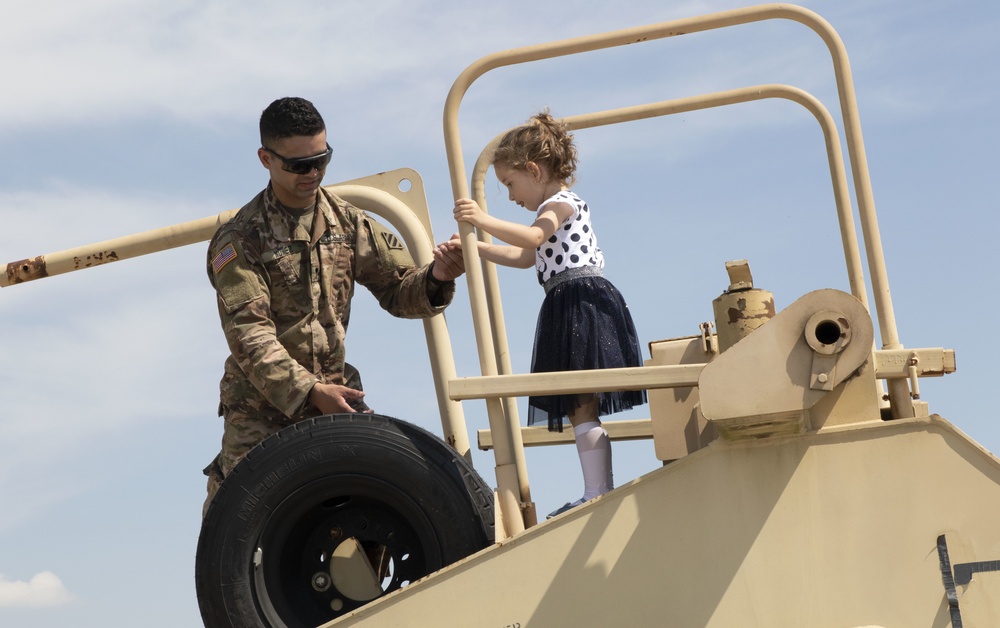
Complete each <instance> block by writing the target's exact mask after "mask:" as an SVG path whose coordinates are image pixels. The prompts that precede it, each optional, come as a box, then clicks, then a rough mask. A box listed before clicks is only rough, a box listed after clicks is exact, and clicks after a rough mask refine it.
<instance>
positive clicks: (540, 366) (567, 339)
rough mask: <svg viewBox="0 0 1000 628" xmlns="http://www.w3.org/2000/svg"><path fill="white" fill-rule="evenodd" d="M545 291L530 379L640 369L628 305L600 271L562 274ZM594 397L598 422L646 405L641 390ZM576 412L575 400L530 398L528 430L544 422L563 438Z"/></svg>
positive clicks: (557, 397) (552, 397) (581, 270)
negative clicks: (554, 374) (565, 419)
mask: <svg viewBox="0 0 1000 628" xmlns="http://www.w3.org/2000/svg"><path fill="white" fill-rule="evenodd" d="M563 275H565V277H563ZM545 287H546V295H545V300H544V301H543V302H542V308H541V311H540V312H539V313H538V324H537V326H536V327H535V347H534V351H533V354H532V356H531V372H532V373H549V372H553V371H580V370H589V369H603V368H620V367H626V366H642V352H641V349H640V347H639V341H638V338H637V336H636V332H635V323H633V321H632V315H631V314H630V313H629V310H628V305H626V303H625V299H624V298H623V297H622V295H621V293H620V292H618V289H617V288H615V286H614V285H613V284H612V283H611V282H610V281H608V280H607V279H605V278H604V276H603V275H602V274H601V271H600V269H598V268H593V267H586V268H583V269H576V268H574V269H570V270H567V271H563V272H562V273H559V274H558V275H556V276H555V277H553V278H552V279H550V280H549V281H548V282H546V286H545ZM596 395H597V397H598V399H599V400H600V406H599V411H598V415H599V416H605V415H608V414H612V413H615V412H620V411H622V410H628V409H630V408H632V407H633V406H638V405H642V404H644V403H646V391H644V390H622V391H612V392H602V393H596ZM579 406H580V402H579V396H578V395H576V394H572V395H551V396H544V397H529V398H528V425H536V424H541V423H543V422H548V426H549V430H551V431H559V432H561V431H562V426H563V421H562V419H563V417H566V416H568V415H569V413H570V412H572V411H574V410H575V409H576V408H578V407H579Z"/></svg>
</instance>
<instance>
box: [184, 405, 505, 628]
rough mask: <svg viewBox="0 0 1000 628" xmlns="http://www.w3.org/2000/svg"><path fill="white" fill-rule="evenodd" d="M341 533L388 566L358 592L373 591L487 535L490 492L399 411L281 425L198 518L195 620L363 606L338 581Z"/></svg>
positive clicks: (246, 621)
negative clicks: (398, 414)
mask: <svg viewBox="0 0 1000 628" xmlns="http://www.w3.org/2000/svg"><path fill="white" fill-rule="evenodd" d="M347 539H356V540H357V542H358V543H356V544H354V545H353V546H345V547H360V548H361V550H363V552H364V555H366V556H367V557H368V559H369V560H368V564H371V563H373V562H376V561H374V560H371V559H372V558H373V557H374V556H375V554H376V553H379V555H380V556H381V558H382V559H383V561H385V563H386V564H389V565H391V571H389V572H388V573H384V572H383V571H382V570H378V571H379V573H378V574H377V575H376V576H375V582H373V583H372V584H374V588H373V589H370V590H369V592H368V593H366V594H365V595H362V596H360V597H367V596H370V595H372V593H371V591H379V590H380V591H381V593H379V594H377V595H376V597H379V596H381V595H384V594H386V593H390V592H392V591H394V590H396V589H399V588H400V587H402V586H405V585H406V584H408V583H410V582H413V581H414V580H417V579H418V578H421V577H423V576H425V575H427V574H429V573H431V572H433V571H436V570H438V569H440V568H442V567H445V566H447V565H449V564H451V563H453V562H455V561H457V560H459V559H461V558H464V557H466V556H468V555H469V554H472V553H474V552H476V551H478V550H480V549H482V548H484V547H486V546H488V545H490V544H491V543H493V539H494V534H493V493H492V490H491V489H490V487H489V486H488V485H487V484H486V483H485V482H484V481H483V480H482V478H481V477H479V475H478V474H477V473H476V472H475V470H474V469H473V468H472V466H471V465H470V464H468V462H467V461H466V460H465V459H464V458H463V457H462V456H460V455H458V453H457V452H455V450H453V449H452V448H451V447H449V446H447V445H446V444H445V443H444V442H443V441H442V440H441V439H439V438H438V437H436V436H434V435H433V434H431V433H430V432H427V431H426V430H423V429H421V428H418V427H416V426H414V425H411V424H409V423H406V422H404V421H400V420H398V419H393V418H390V417H385V416H381V415H376V414H338V415H331V416H323V417H318V418H316V419H310V420H307V421H302V422H300V423H296V424H295V425H292V426H289V427H287V428H285V429H284V430H282V431H280V432H278V433H277V434H274V435H273V436H271V437H269V438H267V439H266V440H264V442H262V443H261V444H259V445H258V446H257V447H255V448H254V449H253V450H252V451H251V452H250V453H249V454H247V456H246V457H245V458H244V459H243V460H242V461H241V462H240V463H239V464H238V465H237V466H236V468H235V469H234V470H233V471H232V473H230V475H229V477H227V478H226V480H225V482H223V484H222V487H221V488H220V489H219V492H218V493H217V494H216V496H215V499H214V500H213V501H212V504H211V506H210V507H209V509H208V512H207V513H206V515H205V520H204V521H203V523H202V528H201V535H200V536H199V538H198V551H197V555H196V558H195V585H196V589H197V593H198V605H199V607H200V608H201V615H202V619H203V620H204V622H205V626H206V627H208V628H217V627H222V626H226V627H239V628H251V627H257V626H259V627H263V628H279V627H287V628H299V627H307V626H308V627H310V628H311V627H314V626H317V625H320V624H322V623H325V622H328V621H330V620H332V619H335V618H337V617H339V616H341V615H343V614H345V613H348V612H351V611H353V610H355V609H357V608H359V607H361V606H363V605H364V604H367V603H368V601H370V599H374V598H370V599H355V598H357V597H359V596H358V594H357V593H356V592H355V591H348V593H351V594H352V595H354V596H355V598H352V597H350V596H349V595H347V594H346V593H345V592H344V591H341V590H339V589H338V579H337V575H338V574H337V573H336V570H335V569H333V567H332V565H334V564H337V565H340V564H343V563H344V561H339V562H336V559H335V557H334V551H338V556H337V557H336V558H340V557H342V553H341V552H340V551H339V550H338V548H339V547H340V544H341V543H344V542H345V541H346V540H347ZM341 549H343V548H341ZM358 555H360V554H358ZM352 573H357V572H352ZM327 575H329V576H330V577H329V578H327ZM339 582H345V583H346V580H345V579H344V578H341V579H340V580H339ZM343 588H345V589H346V588H348V587H346V586H344V587H343Z"/></svg>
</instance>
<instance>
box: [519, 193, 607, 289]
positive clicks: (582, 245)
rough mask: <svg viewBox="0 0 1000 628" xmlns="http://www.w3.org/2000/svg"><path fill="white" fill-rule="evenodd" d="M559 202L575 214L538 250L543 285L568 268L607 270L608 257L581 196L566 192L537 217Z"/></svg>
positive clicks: (538, 267)
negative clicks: (571, 207)
mask: <svg viewBox="0 0 1000 628" xmlns="http://www.w3.org/2000/svg"><path fill="white" fill-rule="evenodd" d="M557 202H561V203H568V204H570V205H572V206H573V214H572V215H571V216H570V217H569V218H567V219H566V220H565V222H563V223H562V224H561V225H559V226H558V227H557V228H556V232H555V233H553V234H552V237H551V238H549V239H548V240H546V241H545V243H543V244H542V245H541V246H540V247H538V248H537V249H535V271H536V272H537V274H538V282H539V283H545V282H546V281H547V280H549V279H551V278H552V276H553V275H556V274H558V273H561V272H562V271H564V270H566V269H568V268H580V267H582V266H596V267H597V268H603V267H604V253H602V252H601V249H600V248H599V247H598V246H597V236H596V235H595V234H594V228H593V226H592V225H591V224H590V208H589V207H587V204H586V203H585V202H584V201H583V200H582V199H581V198H580V197H579V196H577V195H576V194H574V193H572V192H570V191H569V190H562V191H560V192H558V193H556V194H555V195H553V196H552V197H551V198H549V199H548V200H546V201H545V202H544V203H542V204H541V205H540V206H539V207H538V212H537V214H536V215H540V214H541V213H542V211H543V210H544V208H545V206H546V205H547V204H549V203H557Z"/></svg>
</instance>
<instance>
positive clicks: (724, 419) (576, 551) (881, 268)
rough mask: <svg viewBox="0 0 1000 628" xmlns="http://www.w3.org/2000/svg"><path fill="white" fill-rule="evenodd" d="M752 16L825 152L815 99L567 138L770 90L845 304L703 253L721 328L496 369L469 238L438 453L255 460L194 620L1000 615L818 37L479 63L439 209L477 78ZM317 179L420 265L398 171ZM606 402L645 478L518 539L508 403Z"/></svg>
mask: <svg viewBox="0 0 1000 628" xmlns="http://www.w3.org/2000/svg"><path fill="white" fill-rule="evenodd" d="M773 19H785V20H793V21H796V22H799V23H801V24H803V25H805V26H806V27H808V28H810V29H812V30H813V31H814V32H815V33H816V35H818V36H819V37H820V38H821V39H822V40H823V42H825V43H826V45H827V47H828V48H829V51H830V54H831V56H832V61H833V69H834V72H835V74H836V80H837V85H838V89H839V98H840V102H839V108H840V110H841V112H842V116H843V120H842V123H843V131H844V133H845V136H846V148H847V158H845V155H844V154H843V153H842V149H841V144H840V138H839V134H838V129H837V123H836V122H835V121H834V118H833V117H832V116H831V114H830V113H829V111H828V110H827V108H826V107H825V106H824V105H823V104H822V103H821V102H819V101H818V100H817V99H816V98H814V97H813V96H812V95H810V94H809V93H807V92H805V91H803V90H801V89H799V88H796V87H793V86H789V85H756V86H751V87H740V88H737V89H733V90H731V91H725V92H718V93H711V94H702V95H696V96H691V97H688V98H682V99H678V100H669V101H663V102H653V103H644V104H639V105H636V106H633V107H628V108H623V109H615V110H611V111H600V112H593V113H589V114H584V115H577V116H573V117H568V118H565V122H566V123H567V124H568V125H569V127H570V128H572V129H576V130H583V129H587V128H591V127H596V126H604V125H612V124H618V123H624V122H628V121H632V120H638V119H643V118H652V117H656V116H665V115H673V114H678V113H684V112H689V111H694V110H697V109H706V108H711V107H725V106H733V105H739V104H741V103H746V102H749V101H753V100H760V99H766V98H781V99H786V100H788V101H791V102H793V103H796V104H798V105H801V106H802V107H803V108H805V109H806V110H807V111H808V112H809V113H811V114H812V115H813V116H814V117H815V119H816V121H817V122H818V124H819V125H820V127H821V129H822V132H823V137H824V138H825V143H826V153H827V157H828V161H829V170H830V175H831V181H832V188H833V193H834V197H835V201H836V207H837V211H838V222H839V225H840V235H841V238H842V241H843V251H844V256H845V261H846V269H847V275H848V280H849V285H850V293H847V292H842V291H839V290H834V289H827V288H824V287H823V286H817V289H816V290H815V291H813V292H809V293H807V294H803V295H781V302H783V303H789V305H788V306H787V307H784V308H781V309H777V310H776V308H775V305H774V304H775V300H774V298H773V296H772V295H771V294H770V293H769V292H767V291H766V290H762V289H760V287H757V286H755V285H754V282H753V278H752V275H751V270H750V263H749V262H747V261H746V260H738V259H737V260H719V267H720V272H721V270H722V269H723V268H725V270H726V271H727V272H728V275H729V281H728V284H725V283H723V284H722V285H720V286H719V290H718V294H719V296H718V298H717V299H716V300H715V301H714V302H713V303H712V307H713V311H714V312H715V320H714V321H708V322H701V324H699V322H698V321H693V322H692V325H691V326H690V328H689V329H685V330H661V333H662V336H661V337H664V338H668V339H666V340H662V341H654V342H651V343H650V345H649V352H650V356H651V358H650V359H649V360H648V362H647V363H646V365H645V366H643V367H640V368H632V369H614V370H605V371H595V372H576V373H572V374H545V375H529V374H523V373H514V372H512V369H511V365H510V363H509V358H508V351H507V346H506V342H507V341H506V337H505V332H504V323H503V313H502V307H501V303H500V297H499V295H500V291H499V287H498V280H497V274H496V271H495V269H494V268H493V267H492V266H491V265H490V264H488V263H481V262H480V260H479V259H478V258H477V255H476V254H475V251H476V247H475V246H474V242H475V239H476V238H477V237H488V236H484V235H482V236H481V235H478V234H476V233H475V232H474V231H473V229H472V228H471V227H469V226H468V225H465V226H463V231H462V233H461V236H462V239H463V242H464V243H465V244H466V246H465V249H466V251H468V253H467V267H468V273H467V280H468V286H469V294H470V298H471V305H472V310H473V321H474V325H475V333H476V338H477V344H478V353H479V360H480V366H481V370H482V374H481V375H479V376H474V377H459V376H458V375H457V373H456V369H455V363H454V360H453V354H452V348H451V345H450V341H449V337H448V329H447V326H446V325H445V322H444V319H443V317H438V318H435V319H430V320H428V321H426V322H425V330H426V335H427V342H428V350H429V352H430V356H431V363H432V366H433V370H434V382H435V386H436V391H435V392H436V394H437V399H438V403H439V407H440V413H441V425H442V432H441V434H440V435H432V434H430V433H428V432H426V431H425V430H422V429H420V428H416V427H414V426H412V425H409V424H407V423H405V422H403V421H400V420H397V419H393V418H389V417H383V416H380V415H336V416H328V417H321V418H318V419H315V420H311V421H307V422H304V423H300V424H297V425H294V426H292V427H289V428H288V429H286V430H285V431H283V432H281V433H280V434H278V435H276V436H275V437H273V438H271V439H269V440H267V441H265V442H264V443H263V444H262V445H261V446H259V447H258V448H257V449H255V450H254V451H253V452H251V454H250V455H248V456H247V458H246V459H245V460H244V462H243V463H241V465H240V466H239V467H238V468H237V470H236V471H235V472H234V473H233V475H232V476H230V478H228V479H227V480H226V483H225V485H224V486H223V489H222V490H221V491H220V492H219V494H218V496H217V497H216V500H215V502H214V503H213V505H212V507H211V509H210V510H209V513H208V516H207V518H206V520H205V523H204V525H203V528H202V533H201V538H200V540H199V544H198V550H197V566H196V577H197V588H198V596H199V602H200V606H201V610H202V616H203V618H204V620H205V623H206V625H207V626H213V627H215V626H239V627H244V626H269V627H272V628H277V627H285V626H287V627H295V628H298V627H303V626H318V625H323V626H341V625H358V626H379V627H386V626H422V625H436V626H484V627H491V628H495V627H500V626H516V627H526V626H624V625H628V626H719V627H722V626H725V627H730V626H760V627H774V626H795V627H798V626H831V627H844V628H851V627H860V626H886V627H902V626H905V627H911V626H947V625H949V624H950V625H952V626H961V625H963V624H964V625H967V626H993V625H1000V461H998V460H997V458H996V457H995V456H993V455H992V454H990V453H989V452H988V451H986V450H985V449H983V448H982V447H980V446H979V445H977V444H976V443H975V442H973V441H972V440H970V439H969V438H968V437H966V436H965V435H964V434H962V433H961V432H960V431H959V430H957V429H956V428H955V427H954V426H953V425H952V424H951V423H949V422H948V421H947V420H946V419H945V418H942V417H940V416H938V415H936V414H933V413H932V411H931V407H930V405H929V403H928V402H927V401H926V400H924V399H922V398H921V395H920V379H921V378H923V377H929V376H942V375H945V374H947V373H950V372H952V371H954V370H955V364H956V359H955V354H954V352H953V351H951V350H948V349H943V348H908V347H905V346H904V344H903V343H902V339H901V338H899V335H898V333H897V330H896V325H895V318H894V313H893V307H892V301H891V299H890V293H889V287H888V279H887V276H886V269H885V264H884V260H883V254H882V248H881V241H880V235H879V230H878V224H877V221H876V216H875V208H874V203H873V200H872V193H871V186H870V183H869V177H868V169H867V162H866V156H865V151H864V145H863V142H862V138H861V132H860V124H859V120H858V115H857V108H856V104H855V96H854V88H853V84H852V78H851V73H850V65H849V62H848V58H847V55H846V52H845V50H844V47H843V45H842V43H841V41H840V38H839V37H838V36H837V34H836V32H835V31H834V30H833V29H832V28H831V27H830V25H829V24H827V23H826V22H825V21H824V20H823V19H821V18H820V17H819V16H817V15H816V14H814V13H812V12H810V11H807V10H804V9H801V8H798V7H794V6H789V5H763V6H760V7H754V8H749V9H744V10H737V11H728V12H724V13H718V14H712V15H707V16H703V17H695V18H691V19H686V20H678V21H674V22H668V23H662V24H655V25H651V26H645V27H637V28H633V29H629V30H624V31H616V32H612V33H606V34H603V35H597V36H593V37H587V38H581V39H574V40H566V41H556V42H552V43H548V44H545V45H540V46H534V47H528V48H522V49H516V50H511V51H507V52H501V53H497V54H495V55H491V56H488V57H484V58H483V59H480V60H479V61H477V62H475V63H474V64H472V65H471V66H469V67H468V69H466V70H465V72H463V73H462V74H461V75H460V76H459V78H458V79H457V81H456V82H455V84H454V86H453V88H452V90H451V92H450V94H449V97H448V100H447V103H446V107H445V116H444V118H445V144H446V150H447V155H448V161H449V166H450V169H451V181H452V188H453V192H454V195H455V197H456V198H460V197H464V196H470V195H471V196H472V197H474V198H476V199H477V200H479V201H480V204H482V205H485V198H484V192H483V189H484V181H485V176H486V170H487V166H488V164H489V162H490V159H489V158H490V154H491V150H492V147H491V145H487V146H486V147H482V148H481V147H477V149H480V150H481V151H482V152H481V154H480V157H479V159H478V161H477V162H476V165H475V167H474V170H473V172H472V173H471V177H469V176H468V175H467V173H466V172H465V167H464V163H465V162H464V158H465V156H466V153H465V152H464V148H463V146H462V144H461V141H460V136H459V129H458V117H459V116H458V114H459V108H460V104H461V101H462V98H463V96H464V94H465V93H466V91H467V90H468V88H469V86H470V85H471V84H472V83H473V82H474V81H475V80H476V79H478V78H479V77H480V76H482V75H483V74H485V73H487V72H489V71H492V70H495V69H498V68H501V67H503V66H508V65H513V64H520V63H527V62H531V61H536V60H541V59H547V58H551V57H556V56H561V55H571V54H576V53H580V52H586V51H592V50H598V49H603V48H610V47H613V46H621V45H626V44H635V43H639V42H645V41H648V40H654V39H660V38H665V37H672V36H679V35H682V34H687V33H693V32H699V31H705V30H710V29H722V28H727V27H731V26H738V25H742V24H746V23H750V22H757V21H763V20H773ZM503 131H504V129H502V128H498V129H496V132H497V134H500V133H502V132H503ZM848 163H849V167H848V165H846V164H848ZM848 169H849V171H850V175H848ZM848 176H850V177H851V178H852V180H853V188H854V190H855V195H854V196H855V198H854V199H853V201H854V202H853V203H852V198H851V196H852V194H851V189H850V186H849V185H848ZM470 178H471V185H470V183H469V181H470ZM334 187H335V189H336V193H337V194H338V195H340V196H342V197H344V198H345V199H347V200H349V201H350V202H352V203H354V204H356V205H358V206H360V207H363V208H364V209H366V210H367V211H370V212H372V213H374V214H377V215H379V216H381V217H382V218H383V219H384V220H385V221H386V222H388V223H389V224H391V225H392V226H393V227H395V229H396V230H398V232H399V234H400V235H401V236H402V237H403V239H404V240H405V241H406V243H407V245H408V247H409V249H410V251H411V253H412V254H413V256H414V259H415V260H416V261H417V262H418V263H425V262H428V261H429V260H430V255H431V253H430V251H431V244H432V236H431V233H432V232H431V225H430V217H429V215H428V211H427V207H426V202H425V200H424V196H423V188H422V185H421V181H420V177H419V175H418V174H417V173H416V172H414V171H412V170H396V171H392V172H386V173H382V174H379V175H376V176H373V177H368V178H365V179H361V180H357V181H351V182H347V183H343V184H339V185H336V186H334ZM855 206H856V208H857V212H858V216H857V219H858V221H859V224H860V226H861V230H862V234H863V245H862V244H859V241H858V238H857V234H856V233H855V215H854V210H853V207H855ZM229 217H230V214H229V213H225V214H220V215H219V216H215V217H210V218H207V219H205V220H203V221H199V222H195V223H188V224H185V225H180V226H177V227H171V228H169V229H165V230H163V231H162V232H153V233H148V234H140V235H139V236H134V237H131V238H124V239H121V240H115V241H109V242H103V243H99V244H96V245H93V246H90V247H81V248H80V249H75V250H72V251H65V252H63V253H58V254H54V255H47V256H42V257H38V258H34V259H30V260H22V261H18V262H12V263H11V264H8V266H7V275H6V278H5V280H4V281H5V283H4V285H11V284H15V283H19V282H22V281H28V280H31V279H37V278H40V277H45V276H47V275H52V274H56V273H61V272H66V271H69V270H75V269H77V268H79V267H81V266H87V265H90V264H97V263H104V262H107V261H114V260H118V259H125V258H128V257H132V256H135V255H141V254H145V253H149V252H153V251H156V250H161V249H164V248H168V247H172V246H180V245H183V244H189V243H192V242H199V241H203V240H207V239H208V238H209V237H210V236H211V234H212V233H213V232H214V230H215V229H216V228H217V227H218V225H219V224H221V223H222V222H223V221H225V220H227V219H228V218H229ZM862 252H863V253H864V260H865V262H866V263H867V269H868V273H869V275H870V284H869V282H868V281H866V278H865V266H864V264H863V262H862ZM81 260H90V261H89V262H87V263H81ZM869 287H870V289H871V294H872V295H873V297H872V300H871V302H869V298H868V288H869ZM876 331H877V334H876ZM686 333H687V334H690V335H685V334H686ZM621 389H633V390H638V389H645V390H648V391H649V396H650V405H649V413H650V416H649V419H646V420H634V421H624V422H613V421H609V422H607V427H608V430H609V432H610V433H611V435H612V438H616V439H636V438H651V439H652V440H653V442H654V446H655V453H656V457H657V458H658V459H659V460H661V461H662V462H663V465H662V467H661V468H658V469H656V470H655V471H653V472H651V473H648V474H646V475H644V476H642V477H639V478H637V479H635V480H634V481H631V482H628V483H626V484H624V485H623V486H620V487H619V488H617V489H615V490H614V491H612V492H610V493H608V494H606V495H603V496H601V497H599V498H597V499H595V500H593V501H591V502H588V503H586V504H585V505H583V506H580V507H578V508H575V509H573V510H570V511H569V512H567V513H565V514H563V515H560V516H558V517H555V518H553V519H551V520H549V521H544V522H539V521H538V519H539V517H538V516H537V513H536V509H535V504H534V503H533V501H532V498H531V493H530V485H529V482H528V473H527V465H526V464H525V458H524V447H525V446H526V445H545V444H550V443H556V442H559V441H560V439H561V438H569V437H570V436H569V435H567V436H566V437H562V436H561V435H557V434H550V433H548V432H546V431H544V430H543V431H539V430H538V429H537V428H521V427H520V426H519V420H518V416H517V412H516V404H515V399H516V398H518V397H522V396H526V395H530V394H542V393H554V392H560V393H572V392H586V391H600V390H621ZM470 399H475V400H485V401H486V407H487V409H488V418H489V429H488V430H483V431H482V432H480V433H479V434H478V444H479V446H480V447H481V448H483V449H492V451H493V452H494V456H495V460H496V465H495V477H496V483H497V486H496V487H490V486H488V485H487V484H486V483H485V482H484V481H483V480H482V479H481V478H480V476H479V475H478V474H477V473H476V471H475V470H474V469H473V468H472V465H471V463H470V461H471V456H470V455H469V450H470V444H469V440H470V439H469V435H468V431H467V427H466V422H465V417H464V415H463V410H462V405H461V402H462V401H463V400H470Z"/></svg>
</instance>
